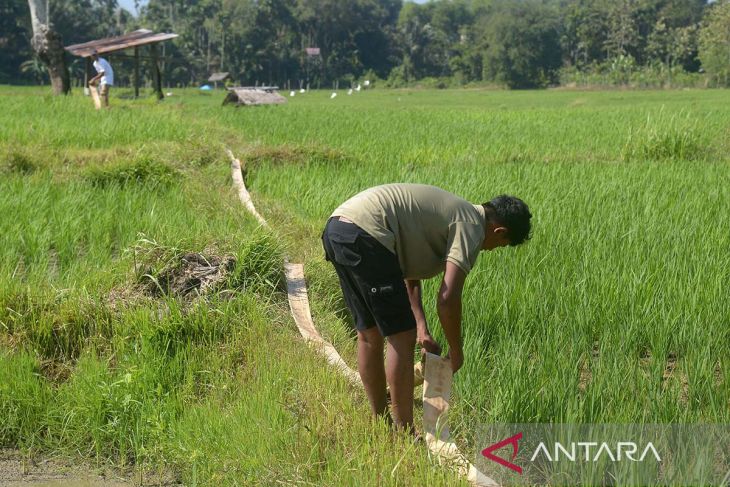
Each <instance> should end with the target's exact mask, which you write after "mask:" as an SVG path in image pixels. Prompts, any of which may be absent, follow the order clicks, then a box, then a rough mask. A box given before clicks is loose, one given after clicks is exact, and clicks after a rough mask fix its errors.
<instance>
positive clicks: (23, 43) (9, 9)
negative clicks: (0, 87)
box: [0, 0, 34, 83]
mask: <svg viewBox="0 0 730 487" xmlns="http://www.w3.org/2000/svg"><path fill="white" fill-rule="evenodd" d="M29 31H30V19H29V18H28V4H27V3H26V0H0V83H11V82H17V81H18V80H20V79H22V78H23V76H22V75H21V71H20V65H21V64H22V63H23V62H24V61H26V60H29V59H31V58H33V57H34V56H33V51H32V49H31V47H30V42H29V38H30V35H29Z"/></svg>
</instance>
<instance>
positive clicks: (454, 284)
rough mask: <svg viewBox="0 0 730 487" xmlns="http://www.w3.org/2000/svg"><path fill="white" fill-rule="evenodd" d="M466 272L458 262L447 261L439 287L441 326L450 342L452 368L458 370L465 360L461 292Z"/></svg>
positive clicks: (438, 306)
mask: <svg viewBox="0 0 730 487" xmlns="http://www.w3.org/2000/svg"><path fill="white" fill-rule="evenodd" d="M465 280H466V274H465V273H464V271H462V270H461V269H460V268H459V267H458V266H457V265H456V264H453V263H451V262H446V272H444V279H443V281H442V282H441V289H439V294H438V302H437V306H436V308H437V310H438V315H439V320H440V321H441V326H442V327H443V329H444V335H446V341H447V342H448V343H449V359H450V360H451V369H452V370H453V371H454V372H456V371H457V370H459V368H461V364H462V363H463V362H464V354H463V350H462V347H461V292H462V291H463V289H464V281H465Z"/></svg>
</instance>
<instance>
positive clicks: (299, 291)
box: [284, 262, 362, 385]
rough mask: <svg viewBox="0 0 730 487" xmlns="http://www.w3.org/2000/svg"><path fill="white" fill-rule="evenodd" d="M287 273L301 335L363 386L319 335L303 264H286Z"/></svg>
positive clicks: (357, 375) (292, 304)
mask: <svg viewBox="0 0 730 487" xmlns="http://www.w3.org/2000/svg"><path fill="white" fill-rule="evenodd" d="M284 270H285V272H286V289H287V295H288V298H289V308H290V310H291V314H292V317H293V318H294V322H295V323H296V325H297V328H298V329H299V333H300V334H301V335H302V337H303V338H304V340H305V341H306V342H307V343H309V345H311V346H312V347H313V348H314V349H316V350H318V351H319V352H320V353H322V354H323V355H324V356H325V358H326V359H327V362H328V363H329V364H330V365H332V366H333V367H335V368H336V369H337V370H339V371H340V373H342V375H344V376H345V378H346V379H347V380H349V381H350V382H351V383H352V384H356V385H361V384H362V382H361V381H360V374H359V373H357V372H356V371H355V370H353V369H351V368H350V367H349V366H348V365H347V363H346V362H345V361H344V360H343V359H342V357H341V356H340V354H339V353H337V350H336V349H335V347H334V346H332V344H331V343H330V342H328V341H327V340H325V339H324V338H322V335H320V334H319V332H318V331H317V328H316V327H315V326H314V322H313V321H312V313H311V311H310V309H309V296H308V294H307V284H306V282H305V280H304V266H303V265H302V264H291V263H289V262H287V263H286V264H284Z"/></svg>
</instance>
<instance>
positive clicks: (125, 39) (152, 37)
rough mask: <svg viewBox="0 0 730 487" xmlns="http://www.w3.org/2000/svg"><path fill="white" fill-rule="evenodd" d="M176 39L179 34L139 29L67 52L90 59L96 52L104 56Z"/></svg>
mask: <svg viewBox="0 0 730 487" xmlns="http://www.w3.org/2000/svg"><path fill="white" fill-rule="evenodd" d="M175 37H177V34H172V33H165V32H161V33H155V32H152V31H151V30H148V29H139V30H135V31H134V32H130V33H128V34H124V35H121V36H116V37H107V38H105V39H97V40H95V41H89V42H84V43H82V44H74V45H72V46H67V47H66V50H67V51H68V52H70V53H71V54H73V55H74V56H81V57H88V56H91V53H92V52H93V51H94V50H96V52H98V53H99V54H103V53H108V52H114V51H121V50H123V49H127V48H130V47H136V46H144V45H147V44H154V43H156V42H162V41H166V40H168V39H174V38H175Z"/></svg>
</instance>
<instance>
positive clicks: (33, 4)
mask: <svg viewBox="0 0 730 487" xmlns="http://www.w3.org/2000/svg"><path fill="white" fill-rule="evenodd" d="M28 7H29V9H30V19H31V26H32V27H33V38H32V39H31V45H32V46H33V50H34V51H35V52H36V55H37V56H38V58H39V59H40V60H41V61H43V64H45V65H46V67H47V68H48V75H49V77H50V78H51V87H52V88H53V94H54V95H65V94H67V93H69V92H70V91H71V83H70V80H69V76H68V68H67V67H66V56H65V55H66V52H65V51H64V49H63V39H62V38H61V35H60V34H59V33H58V32H56V31H55V30H54V29H53V28H52V27H51V24H50V22H49V20H48V4H47V3H46V1H45V0H28Z"/></svg>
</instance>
